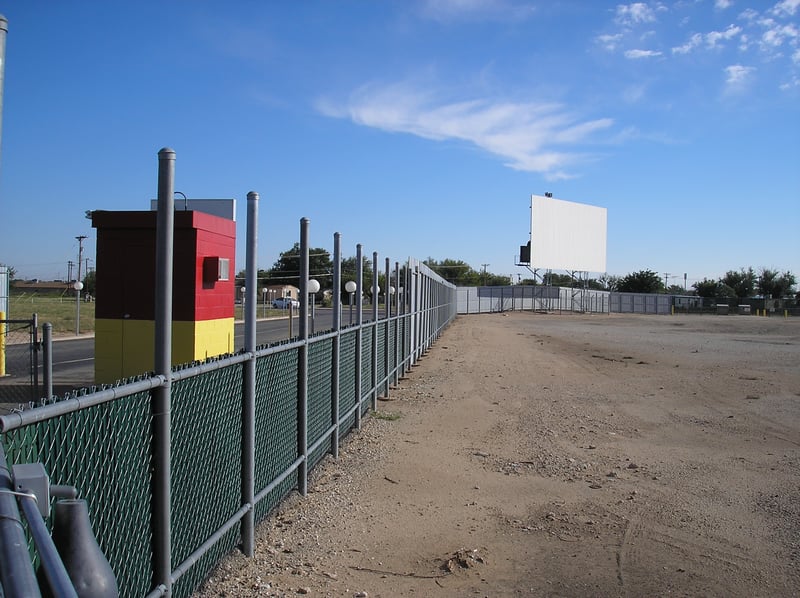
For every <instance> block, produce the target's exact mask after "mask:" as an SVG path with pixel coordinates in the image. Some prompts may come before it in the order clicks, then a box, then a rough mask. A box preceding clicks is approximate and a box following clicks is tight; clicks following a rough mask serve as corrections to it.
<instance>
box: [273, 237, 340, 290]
mask: <svg viewBox="0 0 800 598" xmlns="http://www.w3.org/2000/svg"><path fill="white" fill-rule="evenodd" d="M332 273H333V262H332V261H331V254H330V253H328V250H327V249H323V248H321V247H314V248H309V250H308V275H309V277H310V278H316V279H317V280H319V282H320V288H325V287H326V286H328V287H329V286H330V284H331V278H330V276H331V274H332ZM269 283H270V284H285V285H292V286H295V287H299V286H300V243H295V244H294V245H293V246H292V248H291V249H289V250H287V251H284V252H283V253H281V255H280V257H279V258H278V260H277V261H276V262H275V263H274V264H273V266H272V269H271V270H270V271H269Z"/></svg>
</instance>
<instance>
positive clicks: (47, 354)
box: [42, 322, 53, 401]
mask: <svg viewBox="0 0 800 598" xmlns="http://www.w3.org/2000/svg"><path fill="white" fill-rule="evenodd" d="M42 337H43V338H42V368H43V369H42V383H43V384H44V396H45V398H46V399H47V400H48V401H49V400H50V399H52V398H53V325H52V324H51V323H50V322H45V323H44V324H42Z"/></svg>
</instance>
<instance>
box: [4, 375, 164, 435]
mask: <svg viewBox="0 0 800 598" xmlns="http://www.w3.org/2000/svg"><path fill="white" fill-rule="evenodd" d="M166 382H167V379H166V377H165V376H162V375H158V376H152V377H150V378H145V379H144V380H138V381H136V382H130V383H128V384H123V385H120V386H115V387H113V388H105V389H103V390H99V391H97V392H93V393H90V394H86V395H82V396H79V397H72V398H69V399H65V400H63V401H59V402H58V403H51V404H49V405H43V406H41V407H36V408H35V409H27V410H25V411H15V412H13V413H9V414H5V415H0V433H5V432H10V431H11V430H16V429H17V428H22V427H25V426H28V425H30V424H35V423H38V422H41V421H46V420H48V419H52V418H54V417H58V416H60V415H65V414H67V413H72V412H74V411H80V410H81V409H87V408H89V407H93V406H95V405H101V404H102V403H108V402H109V401H115V400H117V399H121V398H123V397H129V396H131V395H135V394H136V393H139V392H143V391H146V390H151V389H153V388H156V387H159V386H163V385H164V384H166Z"/></svg>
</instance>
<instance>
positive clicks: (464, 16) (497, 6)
mask: <svg viewBox="0 0 800 598" xmlns="http://www.w3.org/2000/svg"><path fill="white" fill-rule="evenodd" d="M534 10H535V9H534V7H532V6H530V5H528V4H522V3H519V2H515V1H514V0H424V1H423V2H422V3H421V4H420V5H419V14H420V16H422V17H423V18H425V19H430V20H434V21H439V22H443V23H446V22H453V21H456V22H458V21H472V20H484V19H489V20H493V21H516V20H520V19H525V18H527V17H529V16H530V15H531V14H533V12H534Z"/></svg>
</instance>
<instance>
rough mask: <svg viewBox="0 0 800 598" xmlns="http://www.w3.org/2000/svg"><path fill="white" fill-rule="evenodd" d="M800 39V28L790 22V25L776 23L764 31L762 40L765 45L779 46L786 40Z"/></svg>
mask: <svg viewBox="0 0 800 598" xmlns="http://www.w3.org/2000/svg"><path fill="white" fill-rule="evenodd" d="M798 39H800V30H798V29H797V27H795V26H794V24H792V23H790V24H789V25H776V26H774V27H772V28H771V29H768V30H767V31H765V32H764V35H763V36H762V37H761V41H762V43H763V44H764V45H765V46H768V47H770V48H777V47H779V46H782V45H783V43H784V42H785V41H787V40H788V41H790V42H791V41H797V40H798Z"/></svg>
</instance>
